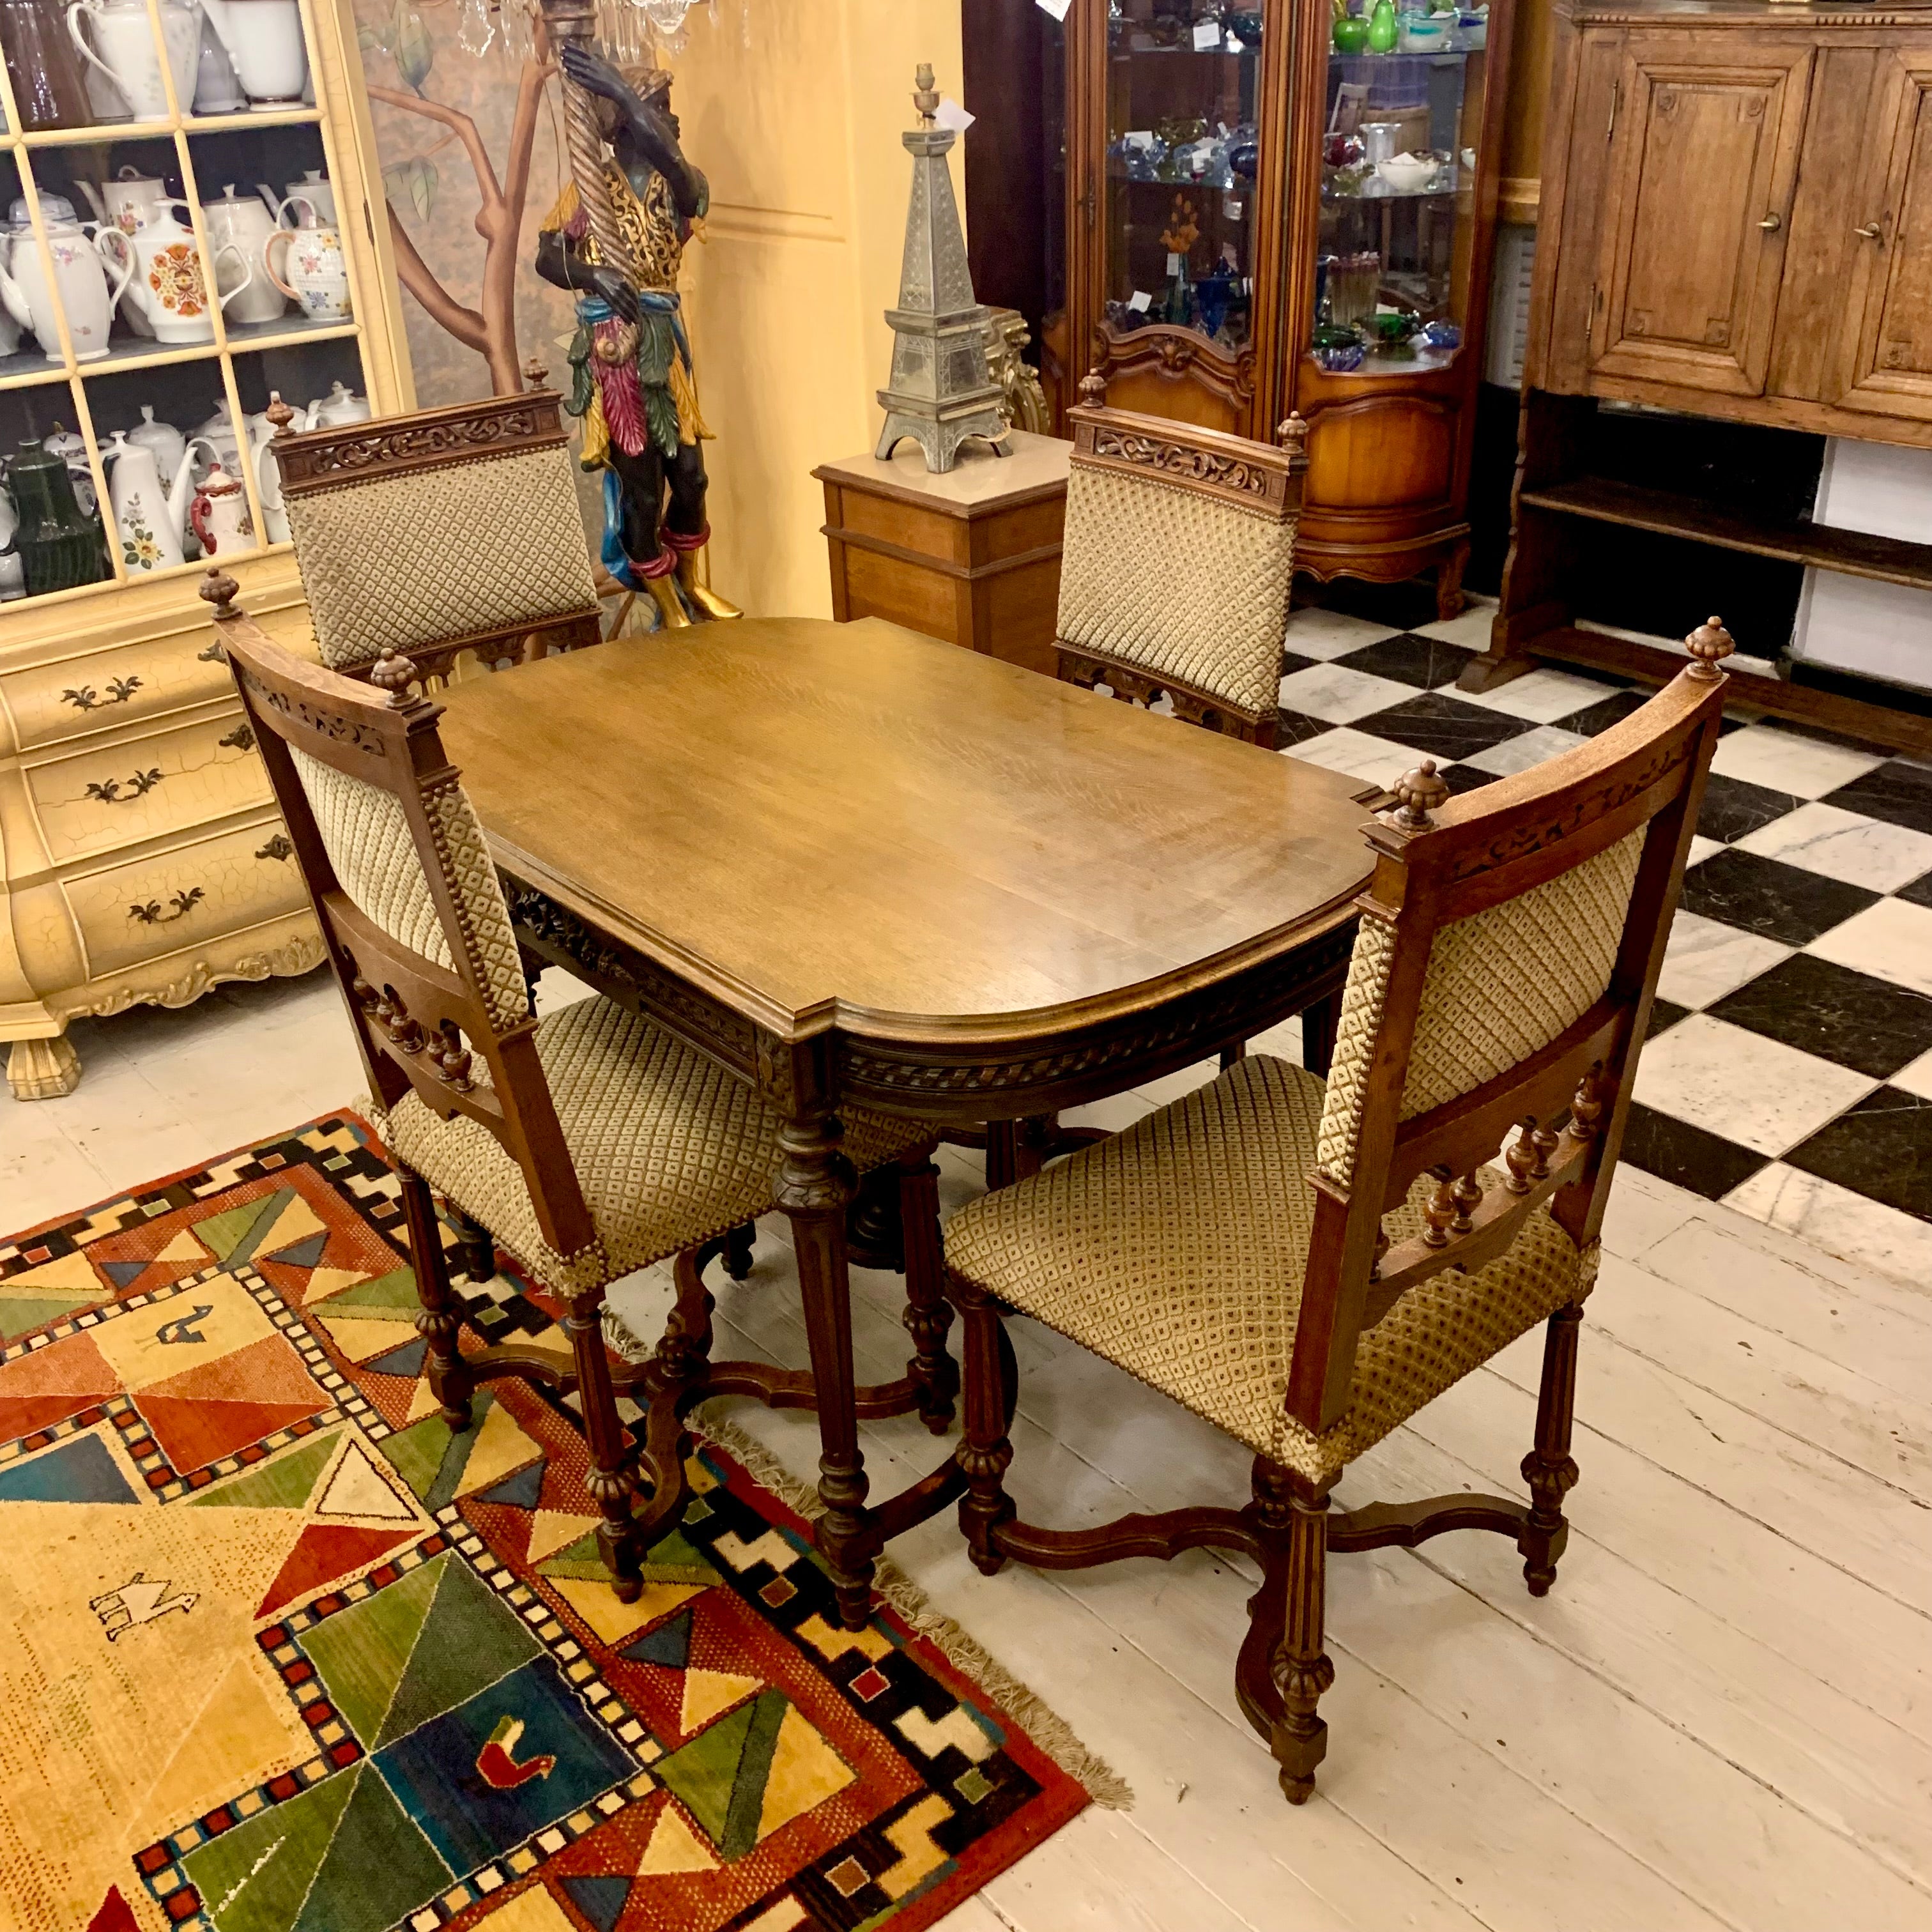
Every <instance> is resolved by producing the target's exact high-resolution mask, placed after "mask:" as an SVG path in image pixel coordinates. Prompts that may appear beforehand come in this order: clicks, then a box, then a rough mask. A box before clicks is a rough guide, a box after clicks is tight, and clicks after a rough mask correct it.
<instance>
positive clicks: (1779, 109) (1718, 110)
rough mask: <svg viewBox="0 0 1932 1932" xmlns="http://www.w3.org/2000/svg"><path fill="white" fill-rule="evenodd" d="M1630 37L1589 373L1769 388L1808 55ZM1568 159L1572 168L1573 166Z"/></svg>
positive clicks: (1619, 92) (1796, 44)
mask: <svg viewBox="0 0 1932 1932" xmlns="http://www.w3.org/2000/svg"><path fill="white" fill-rule="evenodd" d="M1719 38H1720V39H1721V40H1722V41H1723V42H1724V43H1725V44H1721V45H1717V46H1713V45H1712V44H1711V43H1709V41H1703V42H1700V41H1698V40H1692V39H1691V38H1689V37H1686V36H1685V35H1682V34H1667V33H1654V34H1653V33H1646V32H1637V33H1633V34H1631V35H1630V37H1629V39H1628V42H1627V43H1626V46H1625V57H1624V62H1623V67H1622V73H1621V74H1620V75H1619V78H1618V80H1617V81H1616V84H1615V87H1614V89H1613V102H1612V108H1611V114H1610V127H1609V141H1608V146H1609V154H1608V157H1607V180H1608V192H1607V196H1606V205H1605V209H1604V227H1603V229H1602V231H1601V250H1600V253H1599V255H1598V271H1597V278H1596V283H1595V288H1594V289H1593V290H1592V302H1591V314H1590V319H1589V344H1590V364H1591V373H1592V377H1598V378H1601V377H1612V378H1617V379H1622V380H1629V381H1634V382H1652V383H1673V384H1676V385H1678V386H1683V387H1690V388H1695V389H1709V390H1715V391H1718V392H1721V393H1723V394H1724V395H1733V396H1755V395H1762V394H1763V392H1764V387H1765V378H1766V372H1767V370H1768V368H1769V364H1770V358H1771V348H1772V326H1773V324H1774V323H1775V320H1776V317H1777V312H1778V284H1779V281H1780V278H1781V275H1782V272H1783V269H1784V228H1785V224H1786V223H1787V221H1788V220H1789V219H1790V211H1791V198H1792V194H1793V189H1794V187H1796V181H1797V176H1798V157H1799V148H1800V145H1801V143H1802V136H1803V132H1804V126H1805V103H1806V98H1807V95H1808V92H1809V83H1810V77H1811V61H1812V57H1813V49H1812V48H1811V45H1810V44H1809V43H1808V42H1806V41H1804V40H1798V39H1796V38H1795V37H1794V38H1793V39H1791V40H1757V41H1742V40H1740V39H1739V37H1737V36H1734V35H1731V34H1725V35H1723V36H1721V37H1719ZM1572 165H1573V166H1574V161H1573V163H1572Z"/></svg>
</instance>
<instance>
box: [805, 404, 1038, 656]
mask: <svg viewBox="0 0 1932 1932" xmlns="http://www.w3.org/2000/svg"><path fill="white" fill-rule="evenodd" d="M1007 442H1008V443H1009V444H1010V446H1011V448H1012V452H1013V453H1012V455H1010V456H1005V457H995V456H992V455H987V454H986V453H984V452H971V453H969V454H967V455H962V457H961V458H960V460H959V463H958V465H957V466H956V467H955V468H953V469H950V470H948V471H947V472H945V473H944V475H934V474H932V472H929V470H928V469H926V462H925V459H924V458H922V456H921V455H920V454H919V451H918V450H917V449H914V448H912V447H910V446H907V447H905V448H903V449H901V451H900V452H899V453H898V455H895V456H893V457H892V458H889V459H888V460H886V461H884V462H883V463H882V462H880V460H879V459H878V458H876V457H874V456H850V457H846V458H843V459H841V460H840V461H838V462H836V463H822V464H820V466H819V467H818V468H817V469H814V471H813V472H811V473H812V475H814V477H816V478H817V479H818V481H820V482H821V483H823V484H824V486H825V540H826V545H827V547H828V548H829V551H830V554H831V562H832V616H834V617H835V618H836V619H838V621H839V622H841V623H844V622H849V621H850V619H853V618H854V617H884V618H887V619H890V620H891V622H893V623H895V624H903V625H905V626H906V628H907V629H908V630H913V631H924V632H925V633H926V635H927V636H928V637H940V638H943V639H944V640H945V641H946V642H947V643H953V644H959V645H962V646H965V649H968V650H973V651H978V652H981V653H983V655H986V656H989V657H996V658H1004V659H1005V660H1006V661H1007V662H1008V663H1009V664H1025V666H1026V667H1028V669H1029V670H1038V671H1044V672H1045V673H1046V674H1047V675H1048V676H1049V677H1050V676H1053V674H1054V672H1055V644H1054V631H1055V617H1056V616H1057V615H1058V611H1059V607H1060V547H1061V535H1062V532H1063V531H1064V529H1065V526H1066V523H1067V457H1068V455H1069V454H1070V452H1071V451H1072V449H1073V445H1072V444H1071V443H1064V442H1062V441H1061V440H1060V439H1059V438H1058V437H1050V436H1031V435H1029V434H1028V433H1027V432H1026V431H1024V430H1014V431H1011V432H1010V434H1009V435H1008V437H1007Z"/></svg>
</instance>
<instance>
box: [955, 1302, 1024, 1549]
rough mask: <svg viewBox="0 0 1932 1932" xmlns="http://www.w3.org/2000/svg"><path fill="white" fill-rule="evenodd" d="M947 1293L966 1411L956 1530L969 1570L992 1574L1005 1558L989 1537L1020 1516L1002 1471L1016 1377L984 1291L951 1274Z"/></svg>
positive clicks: (1008, 1454)
mask: <svg viewBox="0 0 1932 1932" xmlns="http://www.w3.org/2000/svg"><path fill="white" fill-rule="evenodd" d="M948 1292H949V1293H950V1295H952V1298H953V1301H954V1303H955V1304H956V1306H957V1307H958V1308H959V1313H960V1317H961V1319H962V1323H963V1325H964V1326H965V1331H966V1347H965V1353H966V1380H965V1412H966V1413H965V1426H964V1428H963V1430H962V1434H961V1439H960V1444H959V1449H958V1451H957V1452H956V1454H957V1455H958V1457H959V1466H960V1468H961V1469H962V1470H963V1471H964V1472H965V1476H966V1493H965V1496H962V1498H961V1499H960V1500H959V1528H960V1530H961V1532H962V1534H963V1535H965V1538H966V1549H967V1553H968V1555H969V1556H971V1558H972V1559H973V1567H974V1568H975V1569H976V1570H978V1571H980V1572H981V1573H982V1574H983V1575H985V1576H988V1577H991V1576H992V1575H994V1574H995V1573H996V1572H997V1571H998V1570H999V1569H1000V1568H1001V1567H1002V1566H1003V1565H1004V1564H1005V1562H1006V1560H1007V1559H1006V1557H1005V1556H1004V1554H1003V1553H1001V1550H999V1549H998V1547H997V1546H996V1545H995V1542H994V1541H993V1533H994V1532H995V1530H996V1529H998V1527H999V1526H1000V1525H1001V1523H1008V1522H1010V1521H1011V1520H1013V1517H1015V1516H1016V1514H1018V1512H1017V1511H1016V1510H1015V1508H1014V1507H1013V1499H1012V1498H1011V1497H1010V1496H1008V1495H1007V1490H1006V1473H1007V1468H1008V1466H1010V1464H1011V1463H1012V1461H1013V1444H1012V1443H1011V1442H1010V1441H1008V1439H1007V1422H1008V1421H1009V1419H1010V1417H1011V1415H1012V1414H1013V1410H1012V1407H1011V1405H1010V1403H1009V1402H1008V1400H1007V1391H1008V1388H1009V1387H1010V1385H1011V1383H1012V1382H1013V1379H1014V1371H1013V1368H1012V1367H1011V1364H1012V1360H1013V1344H1012V1343H1010V1341H1008V1340H1007V1332H1006V1328H1005V1325H1004V1323H1003V1322H1001V1319H1000V1313H999V1310H998V1308H997V1307H995V1305H994V1303H993V1301H992V1298H991V1297H990V1296H989V1295H987V1294H986V1292H985V1291H984V1290H983V1289H979V1288H977V1287H975V1286H974V1285H973V1283H971V1282H968V1281H962V1280H961V1279H960V1278H959V1276H957V1275H953V1276H951V1277H949V1281H948Z"/></svg>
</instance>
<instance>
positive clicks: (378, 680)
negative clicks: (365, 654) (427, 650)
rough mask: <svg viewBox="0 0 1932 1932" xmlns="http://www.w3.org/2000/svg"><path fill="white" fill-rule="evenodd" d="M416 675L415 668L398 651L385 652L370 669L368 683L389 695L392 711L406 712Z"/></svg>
mask: <svg viewBox="0 0 1932 1932" xmlns="http://www.w3.org/2000/svg"><path fill="white" fill-rule="evenodd" d="M418 675H419V673H418V672H417V670H416V666H415V665H414V664H412V663H411V662H410V660H409V659H408V658H406V657H404V655H402V653H401V652H400V651H385V652H383V655H381V656H380V657H379V658H377V660H376V661H375V663H374V664H373V665H372V666H371V667H370V671H369V682H371V684H373V685H377V687H378V688H380V689H382V690H383V691H387V692H388V693H389V709H391V710H392V711H407V709H409V708H410V685H413V684H414V683H415V682H416V679H417V676H418Z"/></svg>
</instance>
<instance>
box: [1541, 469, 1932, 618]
mask: <svg viewBox="0 0 1932 1932" xmlns="http://www.w3.org/2000/svg"><path fill="white" fill-rule="evenodd" d="M1523 506H1524V507H1525V508H1535V509H1538V510H1551V511H1556V513H1557V514H1559V515H1562V516H1569V517H1588V518H1589V519H1590V520H1592V522H1595V523H1618V524H1621V525H1622V526H1623V527H1624V528H1625V529H1636V530H1650V531H1654V532H1656V533H1657V534H1658V535H1661V536H1671V537H1688V538H1690V539H1691V541H1693V542H1695V543H1707V544H1715V545H1717V546H1718V547H1719V548H1720V549H1722V550H1743V551H1745V552H1747V553H1748V554H1750V555H1751V556H1763V557H1769V558H1771V559H1774V560H1775V561H1776V562H1780V563H1802V564H1809V565H1812V566H1813V567H1814V568H1817V569H1819V570H1829V571H1836V572H1837V573H1838V574H1839V575H1841V576H1843V577H1873V578H1875V579H1876V580H1877V581H1878V582H1879V583H1903V584H1907V585H1909V586H1911V587H1912V589H1915V590H1932V544H1922V543H1908V542H1906V541H1904V540H1903V538H1898V537H1879V536H1872V535H1868V534H1867V532H1864V531H1862V530H1841V529H1832V528H1831V527H1830V526H1829V525H1827V524H1824V523H1785V522H1782V521H1781V520H1778V519H1777V518H1775V517H1754V516H1753V515H1751V514H1750V512H1749V511H1742V510H1727V509H1720V508H1717V507H1716V506H1715V505H1712V504H1709V503H1706V502H1701V501H1700V500H1699V499H1697V498H1696V497H1694V496H1673V495H1671V494H1670V492H1668V491H1667V490H1646V489H1643V488H1642V487H1640V486H1639V485H1637V484H1633V483H1617V482H1613V481H1610V479H1609V478H1607V477H1601V476H1584V477H1579V478H1577V479H1576V481H1574V482H1569V483H1558V484H1552V485H1550V487H1547V488H1545V489H1541V490H1525V491H1524V492H1523Z"/></svg>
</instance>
